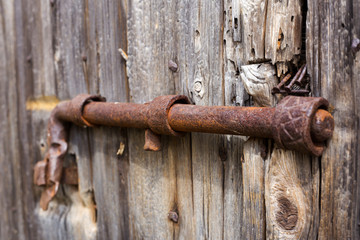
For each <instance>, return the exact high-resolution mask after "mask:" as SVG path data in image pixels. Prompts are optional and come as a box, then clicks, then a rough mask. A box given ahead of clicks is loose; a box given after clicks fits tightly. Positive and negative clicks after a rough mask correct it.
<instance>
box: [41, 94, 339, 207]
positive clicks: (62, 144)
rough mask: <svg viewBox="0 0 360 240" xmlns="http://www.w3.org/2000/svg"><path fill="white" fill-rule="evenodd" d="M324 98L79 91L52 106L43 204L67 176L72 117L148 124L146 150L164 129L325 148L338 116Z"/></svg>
mask: <svg viewBox="0 0 360 240" xmlns="http://www.w3.org/2000/svg"><path fill="white" fill-rule="evenodd" d="M327 107H328V102H327V100H325V99H324V98H314V97H295V96H287V97H285V98H284V99H283V100H282V101H281V102H280V103H279V104H278V105H277V106H276V107H273V108H271V107H264V108H260V107H230V106H213V107H210V106H195V105H191V104H189V100H188V99H187V97H186V96H182V95H170V96H161V97H157V98H155V99H154V100H153V101H151V102H149V103H145V104H135V103H117V102H115V103H107V102H105V99H104V98H102V97H101V96H97V95H95V96H91V95H84V94H83V95H79V96H77V97H75V98H74V99H73V100H71V101H64V102H61V103H60V104H58V106H57V107H56V108H55V109H54V110H53V111H52V114H51V118H50V120H49V126H48V145H49V146H50V148H49V150H48V153H47V155H46V157H45V159H44V160H43V161H41V162H38V163H37V165H36V167H35V174H34V181H35V183H36V184H37V185H46V186H48V188H47V190H46V191H44V193H43V196H42V198H41V201H40V204H41V205H42V207H43V208H44V209H46V208H47V206H48V203H49V201H50V200H51V199H52V198H53V197H54V195H55V194H56V192H57V189H58V187H59V183H60V180H61V177H62V161H63V157H64V154H65V153H66V150H67V141H66V138H67V127H66V126H67V122H72V123H75V124H77V125H79V126H88V127H94V126H97V125H104V126H118V127H131V128H144V129H146V132H145V146H144V149H145V150H153V151H154V150H159V149H160V146H161V143H160V135H173V136H182V135H183V134H184V132H206V133H219V134H234V135H247V136H253V137H261V138H273V139H274V140H275V142H276V144H277V145H278V146H279V147H281V148H284V149H292V150H297V151H300V152H304V153H311V154H313V155H315V156H319V155H321V154H322V152H323V149H324V142H325V141H326V140H327V139H329V138H330V137H331V136H332V133H333V129H334V119H333V117H332V116H331V114H330V113H329V112H328V111H326V110H327Z"/></svg>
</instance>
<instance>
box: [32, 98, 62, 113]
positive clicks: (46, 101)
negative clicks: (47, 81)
mask: <svg viewBox="0 0 360 240" xmlns="http://www.w3.org/2000/svg"><path fill="white" fill-rule="evenodd" d="M59 102H60V100H59V99H58V98H57V97H56V96H42V97H40V98H36V99H30V100H28V101H26V110H30V111H51V110H53V109H54V108H55V107H56V105H57V104H58V103H59Z"/></svg>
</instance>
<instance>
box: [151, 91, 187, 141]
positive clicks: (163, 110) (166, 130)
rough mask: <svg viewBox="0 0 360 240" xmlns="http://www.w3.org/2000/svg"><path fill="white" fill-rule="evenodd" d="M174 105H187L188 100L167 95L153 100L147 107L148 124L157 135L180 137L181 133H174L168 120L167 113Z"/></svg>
mask: <svg viewBox="0 0 360 240" xmlns="http://www.w3.org/2000/svg"><path fill="white" fill-rule="evenodd" d="M175 103H182V104H189V103H190V101H189V99H188V98H187V97H186V96H184V95H168V96H160V97H157V98H155V99H154V100H152V101H151V102H150V103H149V106H148V124H149V127H150V129H151V130H152V131H153V132H154V133H157V134H162V135H173V136H182V135H183V133H181V132H176V131H174V130H173V129H172V128H171V126H170V124H169V119H168V113H169V110H170V108H171V106H172V105H174V104H175Z"/></svg>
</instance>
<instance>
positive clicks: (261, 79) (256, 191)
mask: <svg viewBox="0 0 360 240" xmlns="http://www.w3.org/2000/svg"><path fill="white" fill-rule="evenodd" d="M240 77H241V80H242V82H243V84H244V88H245V89H246V91H247V93H248V94H249V95H251V96H252V97H253V100H254V104H255V106H258V107H272V106H274V105H275V103H276V101H275V98H274V97H273V96H272V95H271V89H272V88H273V87H274V86H275V85H276V83H277V78H276V76H275V68H274V66H273V65H271V64H269V63H260V64H251V65H243V66H241V73H240ZM269 143H270V142H269V141H267V140H263V139H254V138H250V139H248V140H247V141H246V142H245V144H244V153H243V154H244V155H243V158H242V167H243V188H244V203H243V209H244V217H243V224H244V227H243V231H242V232H243V235H242V237H243V238H246V239H263V238H265V236H266V212H265V164H266V162H268V161H269V158H270V155H271V148H270V147H269V146H271V144H269Z"/></svg>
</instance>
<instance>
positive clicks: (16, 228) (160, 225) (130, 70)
mask: <svg viewBox="0 0 360 240" xmlns="http://www.w3.org/2000/svg"><path fill="white" fill-rule="evenodd" d="M359 12H360V1H359V0H342V1H337V0H334V1H326V0H314V1H306V0H286V1H285V0H251V1H248V0H223V1H208V0H199V1H187V0H168V1H164V0H159V1H140V0H134V1H121V0H99V1H95V0H72V1H70V0H41V1H28V0H1V1H0V23H1V24H0V26H1V27H0V52H1V60H0V92H1V94H0V99H1V105H0V106H1V114H0V124H1V125H0V136H1V138H0V142H1V144H0V146H1V149H0V239H265V238H266V239H317V238H319V239H358V238H360V236H359V217H360V210H359V206H360V204H359V198H360V185H359V184H357V181H358V180H359V176H360V167H359V154H360V152H359V149H360V148H359V143H360V141H359V137H358V133H359V111H360V108H359V106H360V98H359V94H358V93H359V91H360V86H359V82H360V77H359V74H360V70H359V69H360V64H359V59H360V52H359V48H360V43H359V38H360V17H359V16H360V15H359V14H358V13H359ZM305 63H306V64H307V73H308V77H309V80H310V83H309V84H310V86H309V88H310V90H311V92H310V95H312V96H322V97H325V98H327V99H328V100H329V102H330V103H331V109H332V114H333V116H334V118H335V132H334V136H333V137H332V139H331V140H330V141H328V143H327V148H326V150H325V152H324V153H323V155H322V157H312V156H310V155H307V154H301V153H298V152H295V151H285V150H282V149H280V148H278V147H277V146H276V145H274V143H273V141H272V140H268V139H255V138H248V137H242V136H230V135H228V136H225V135H215V134H202V133H192V134H187V135H186V136H185V137H182V138H176V137H166V136H165V137H163V139H162V140H163V150H162V151H161V152H145V151H143V149H142V146H143V144H144V131H143V130H135V129H121V128H107V127H96V128H87V129H82V128H79V127H76V126H72V127H71V131H70V136H69V141H70V143H69V148H68V153H67V155H66V161H65V163H66V164H67V165H70V166H77V170H78V176H79V185H78V186H77V187H74V186H68V185H65V184H64V185H61V187H60V190H59V192H58V194H57V195H56V197H55V199H54V200H52V201H51V203H50V207H49V209H48V210H46V211H44V210H42V209H41V208H40V207H39V197H40V194H41V192H42V191H43V189H42V188H40V187H36V186H35V185H34V184H33V181H32V178H33V167H34V165H35V163H36V162H37V161H39V160H41V159H43V158H44V154H45V151H46V149H47V148H48V147H49V146H47V143H46V135H47V133H46V125H47V120H48V118H49V116H50V112H51V110H52V109H53V108H54V107H55V105H56V104H57V103H58V102H59V101H62V100H66V99H70V98H73V97H74V96H76V95H77V94H79V93H93V94H101V95H103V96H105V97H106V98H107V100H108V101H119V102H126V101H129V102H134V103H144V102H147V101H150V100H152V99H153V98H155V97H157V96H160V95H167V94H184V95H186V96H188V97H189V98H190V99H191V101H192V102H193V103H194V104H196V105H234V106H274V105H276V104H277V102H278V100H279V99H280V95H275V96H274V95H272V94H271V89H272V88H273V87H274V86H276V84H278V82H279V80H280V79H282V78H283V77H284V76H286V74H291V75H294V74H295V73H296V72H297V70H298V69H299V68H300V67H301V66H302V65H303V64H305Z"/></svg>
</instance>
